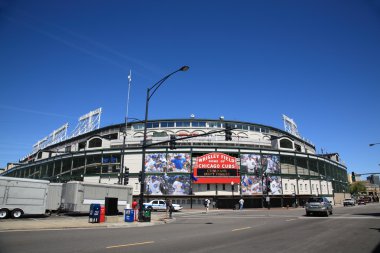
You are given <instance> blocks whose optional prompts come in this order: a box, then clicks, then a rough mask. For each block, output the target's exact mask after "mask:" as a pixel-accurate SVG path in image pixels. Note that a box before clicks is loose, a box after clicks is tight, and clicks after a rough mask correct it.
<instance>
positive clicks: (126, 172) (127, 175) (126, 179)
mask: <svg viewBox="0 0 380 253" xmlns="http://www.w3.org/2000/svg"><path fill="white" fill-rule="evenodd" d="M128 183H129V168H127V167H125V171H124V185H127V184H128Z"/></svg>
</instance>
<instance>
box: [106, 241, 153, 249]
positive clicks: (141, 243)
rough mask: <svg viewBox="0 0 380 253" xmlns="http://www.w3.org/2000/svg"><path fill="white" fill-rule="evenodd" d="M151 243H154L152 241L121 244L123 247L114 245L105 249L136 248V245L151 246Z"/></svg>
mask: <svg viewBox="0 0 380 253" xmlns="http://www.w3.org/2000/svg"><path fill="white" fill-rule="evenodd" d="M151 243H154V241H149V242H136V243H129V244H123V245H114V246H108V247H106V249H113V248H122V247H130V246H137V245H144V244H151Z"/></svg>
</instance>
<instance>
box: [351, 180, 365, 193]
mask: <svg viewBox="0 0 380 253" xmlns="http://www.w3.org/2000/svg"><path fill="white" fill-rule="evenodd" d="M365 191H366V187H365V185H364V183H363V182H360V181H358V182H353V183H352V184H351V185H350V193H351V194H354V195H357V194H358V193H359V192H365Z"/></svg>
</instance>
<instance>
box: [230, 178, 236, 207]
mask: <svg viewBox="0 0 380 253" xmlns="http://www.w3.org/2000/svg"><path fill="white" fill-rule="evenodd" d="M234 191H235V183H234V181H231V192H232V209H235V198H234Z"/></svg>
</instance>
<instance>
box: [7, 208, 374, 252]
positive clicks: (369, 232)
mask: <svg viewBox="0 0 380 253" xmlns="http://www.w3.org/2000/svg"><path fill="white" fill-rule="evenodd" d="M174 217H175V220H173V222H171V223H167V224H161V225H156V226H149V227H141V226H139V227H117V226H116V227H94V228H91V229H89V228H82V229H79V228H75V229H70V228H65V229H57V230H48V231H46V230H35V231H30V230H28V231H19V230H17V231H3V232H1V233H0V244H1V252H6V253H13V252H14V253H16V252H17V253H19V252H39V253H43V252H49V253H50V252H107V253H108V252H110V253H114V252H254V251H258V252H303V253H305V252H361V253H365V252H373V253H375V252H380V205H379V204H371V205H367V206H355V207H336V208H335V209H334V215H332V216H330V217H306V216H305V212H304V210H303V209H302V208H299V209H289V210H287V209H271V210H269V211H268V210H266V209H260V210H258V209H246V210H243V211H232V210H220V211H219V210H211V211H210V212H209V213H207V214H206V213H204V211H203V210H185V211H184V212H180V213H175V214H174ZM80 218H84V217H80ZM13 222H21V220H19V221H13ZM0 227H1V223H0Z"/></svg>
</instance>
